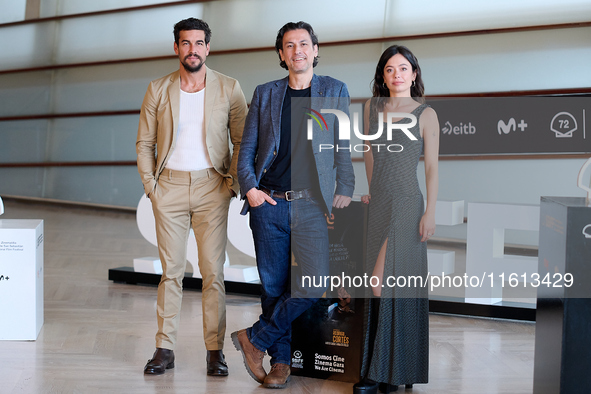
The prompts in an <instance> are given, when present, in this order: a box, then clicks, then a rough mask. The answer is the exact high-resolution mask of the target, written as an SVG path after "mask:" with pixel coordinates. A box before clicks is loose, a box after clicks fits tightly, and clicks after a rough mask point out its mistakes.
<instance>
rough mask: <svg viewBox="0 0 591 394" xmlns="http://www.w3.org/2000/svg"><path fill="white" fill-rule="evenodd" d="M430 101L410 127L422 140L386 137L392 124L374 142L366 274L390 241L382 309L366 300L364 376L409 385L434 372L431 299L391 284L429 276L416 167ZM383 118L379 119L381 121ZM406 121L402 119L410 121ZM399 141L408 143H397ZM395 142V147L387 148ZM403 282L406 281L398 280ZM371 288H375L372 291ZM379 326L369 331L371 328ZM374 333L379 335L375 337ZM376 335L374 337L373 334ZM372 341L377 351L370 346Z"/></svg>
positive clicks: (374, 120)
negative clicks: (388, 281)
mask: <svg viewBox="0 0 591 394" xmlns="http://www.w3.org/2000/svg"><path fill="white" fill-rule="evenodd" d="M425 108H427V105H426V104H422V105H420V106H418V107H417V108H416V109H414V110H413V111H412V114H413V115H415V116H416V118H417V124H416V125H415V126H414V127H412V128H410V129H409V131H411V132H412V134H413V135H414V136H415V137H416V138H417V140H416V141H412V140H410V139H409V137H407V136H406V135H405V134H404V133H403V132H402V131H400V130H398V129H394V130H393V131H392V140H388V139H387V125H386V124H385V123H384V124H383V132H382V135H381V137H379V138H378V139H377V140H374V141H371V143H372V144H384V145H382V146H379V147H380V149H379V151H378V150H377V149H376V147H375V146H374V147H373V149H372V152H373V159H374V165H373V173H372V181H371V187H370V194H371V201H370V204H369V219H368V233H367V252H366V262H365V264H366V272H367V273H368V275H370V274H371V273H372V272H373V268H374V266H375V262H376V258H377V256H378V253H379V251H380V248H381V247H382V245H383V244H384V242H385V241H386V239H387V240H388V245H387V251H386V259H385V267H384V276H383V278H384V287H383V288H382V296H381V300H380V306H379V313H378V314H377V316H376V313H375V309H373V310H372V308H370V306H369V300H367V304H366V308H365V309H366V315H365V317H366V319H365V330H364V332H365V335H364V352H363V360H362V370H361V372H362V376H365V377H367V378H369V379H371V380H374V381H377V382H381V383H389V384H392V385H404V384H414V383H427V381H428V370H429V315H428V312H429V299H428V289H427V287H421V286H420V283H418V284H416V285H415V284H414V283H412V282H411V281H410V280H407V284H406V287H397V286H395V287H391V286H388V285H387V284H386V278H388V277H395V278H399V277H404V278H406V279H408V278H409V277H417V276H420V277H421V278H422V280H426V278H427V270H428V267H427V245H426V243H425V242H421V237H420V235H419V223H420V220H421V217H422V215H423V213H424V202H423V195H422V193H421V190H420V189H419V184H418V179H417V166H418V163H419V157H420V155H421V153H422V151H423V139H422V138H421V136H420V125H419V121H418V120H419V118H420V116H421V114H422V112H423V111H424V110H425ZM370 111H371V112H370V113H372V114H373V116H370V131H369V133H370V134H375V132H376V131H377V127H378V116H377V111H375V107H373V103H372V107H371V108H370ZM381 121H382V119H379V122H381ZM409 122H410V120H409V119H402V120H400V121H399V123H409ZM393 144H399V145H401V146H402V147H403V150H402V151H401V152H394V151H396V150H400V147H398V146H397V145H396V146H393ZM388 146H390V150H388V149H387V147H388ZM399 283H400V284H402V279H401V278H399ZM370 291H371V290H370ZM372 326H373V327H374V329H373V330H370V327H372ZM373 331H375V335H373V334H374V333H373ZM372 335H373V336H372ZM372 343H373V349H370V348H369V347H370V346H371V344H372Z"/></svg>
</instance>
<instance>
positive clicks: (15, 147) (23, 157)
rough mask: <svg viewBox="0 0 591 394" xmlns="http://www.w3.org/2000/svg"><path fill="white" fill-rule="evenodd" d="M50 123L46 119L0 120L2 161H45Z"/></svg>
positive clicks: (0, 178)
mask: <svg viewBox="0 0 591 394" xmlns="http://www.w3.org/2000/svg"><path fill="white" fill-rule="evenodd" d="M48 125H49V121H48V120H45V119H41V120H26V121H12V122H0V163H28V162H43V161H45V160H46V157H45V147H46V144H47V133H48V131H47V130H48ZM4 181H5V179H4V178H2V177H0V184H2V183H3V182H4ZM1 195H2V194H1V193H0V196H1Z"/></svg>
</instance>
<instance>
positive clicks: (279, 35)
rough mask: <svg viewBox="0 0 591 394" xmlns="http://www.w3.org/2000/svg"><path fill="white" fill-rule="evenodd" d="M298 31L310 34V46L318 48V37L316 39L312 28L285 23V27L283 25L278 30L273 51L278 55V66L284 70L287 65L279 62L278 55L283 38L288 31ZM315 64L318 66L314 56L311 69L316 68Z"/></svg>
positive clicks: (299, 24)
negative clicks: (301, 30) (302, 30)
mask: <svg viewBox="0 0 591 394" xmlns="http://www.w3.org/2000/svg"><path fill="white" fill-rule="evenodd" d="M299 29H304V30H306V31H307V32H308V33H309V34H310V38H311V39H312V45H316V46H318V37H316V33H314V29H312V26H310V24H309V23H306V22H302V21H299V22H289V23H286V24H285V25H283V27H282V28H281V29H279V31H278V32H277V39H276V40H275V51H277V54H278V55H279V65H280V66H281V67H283V68H284V69H286V70H287V64H285V62H284V61H283V60H281V55H280V54H279V50H280V49H283V36H284V35H285V33H287V32H288V31H292V30H299ZM317 64H318V56H316V57H315V58H314V63H313V64H312V67H316V65H317Z"/></svg>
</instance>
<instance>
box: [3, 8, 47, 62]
mask: <svg viewBox="0 0 591 394" xmlns="http://www.w3.org/2000/svg"><path fill="white" fill-rule="evenodd" d="M0 10H1V9H0ZM55 28H56V23H55V22H45V23H39V24H34V25H29V24H27V25H17V26H9V27H3V28H1V29H0V53H1V54H2V55H1V56H2V61H1V62H0V70H11V69H18V68H28V67H39V66H46V65H48V64H51V63H52V48H53V45H54V41H53V38H54V32H55Z"/></svg>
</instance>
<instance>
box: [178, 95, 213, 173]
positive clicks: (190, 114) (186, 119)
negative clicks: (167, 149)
mask: <svg viewBox="0 0 591 394" xmlns="http://www.w3.org/2000/svg"><path fill="white" fill-rule="evenodd" d="M204 114H205V89H201V90H200V91H199V92H196V93H187V92H183V91H182V90H181V101H180V114H179V128H178V130H177V135H176V142H175V146H174V148H173V151H172V154H171V155H170V157H169V158H168V162H167V163H166V168H168V169H169V170H176V171H199V170H203V169H205V168H211V167H213V164H212V163H211V159H210V157H209V152H208V151H207V145H206V142H205V116H204Z"/></svg>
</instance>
